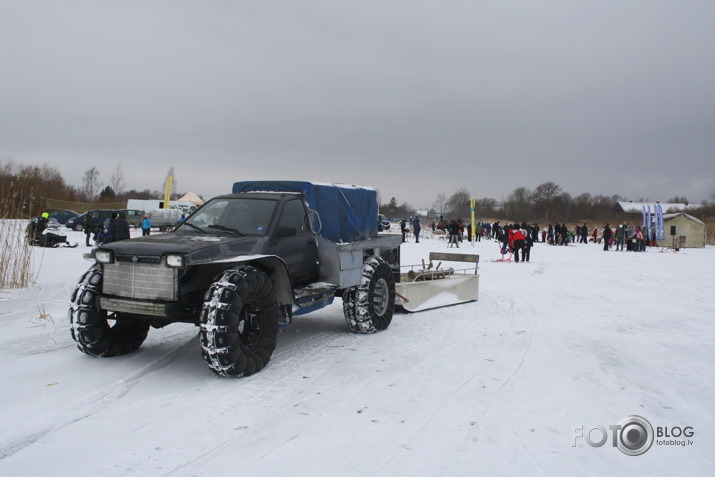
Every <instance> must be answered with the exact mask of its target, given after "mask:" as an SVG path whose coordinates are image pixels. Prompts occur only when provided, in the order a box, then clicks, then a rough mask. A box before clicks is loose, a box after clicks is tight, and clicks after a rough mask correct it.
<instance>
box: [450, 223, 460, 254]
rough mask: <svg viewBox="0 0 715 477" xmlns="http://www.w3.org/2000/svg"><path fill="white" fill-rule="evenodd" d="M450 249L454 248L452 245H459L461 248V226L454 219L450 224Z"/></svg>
mask: <svg viewBox="0 0 715 477" xmlns="http://www.w3.org/2000/svg"><path fill="white" fill-rule="evenodd" d="M448 229H449V247H450V248H452V244H455V245H457V248H459V224H458V223H457V221H456V220H454V219H452V220H451V221H450V222H449V227H448Z"/></svg>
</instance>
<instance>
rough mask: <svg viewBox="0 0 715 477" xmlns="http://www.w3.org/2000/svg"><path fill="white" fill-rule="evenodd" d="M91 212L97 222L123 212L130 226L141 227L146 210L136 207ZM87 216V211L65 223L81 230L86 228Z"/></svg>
mask: <svg viewBox="0 0 715 477" xmlns="http://www.w3.org/2000/svg"><path fill="white" fill-rule="evenodd" d="M90 212H92V216H93V217H94V223H95V224H99V223H100V222H105V221H106V220H108V219H109V218H111V217H112V215H113V214H116V213H122V214H124V216H125V217H126V218H127V222H129V225H130V226H132V227H141V223H142V219H143V218H144V211H143V210H136V209H92V210H91V211H90ZM86 218H87V212H85V213H84V214H80V215H78V216H77V217H75V218H73V219H70V220H68V221H67V222H66V223H65V227H67V228H69V229H72V230H76V231H78V232H80V231H82V230H84V228H85V220H86Z"/></svg>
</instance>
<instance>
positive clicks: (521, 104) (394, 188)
mask: <svg viewBox="0 0 715 477" xmlns="http://www.w3.org/2000/svg"><path fill="white" fill-rule="evenodd" d="M713 19H715V2H713V1H711V0H702V1H690V0H677V1H675V0H674V1H658V0H644V1H628V0H619V1H603V0H599V1H595V0H593V1H553V0H543V1H518V2H512V1H506V0H500V1H479V0H471V1H449V0H442V1H436V0H432V1H407V0H402V1H389V0H379V1H374V0H360V1H339V0H330V1H328V0H322V1H321V0H310V1H301V0H295V1H269V0H255V1H239V0H235V1H229V0H222V1H217V0H216V1H179V0H175V1H168V0H165V1H144V0H142V1H121V2H117V1H97V0H91V1H71V0H64V1H42V2H39V1H38V2H34V1H25V0H20V1H16V0H4V1H2V2H1V3H0V67H1V68H2V74H0V159H5V160H13V161H15V162H17V163H20V164H32V165H42V164H45V163H47V164H50V165H52V166H55V167H57V168H58V169H59V170H60V171H61V172H62V175H63V177H64V178H65V180H66V181H67V182H68V183H70V184H73V185H76V186H80V185H81V183H82V176H83V173H84V171H85V170H87V169H89V168H90V167H92V166H95V167H97V168H98V170H99V171H100V174H101V176H100V180H102V181H103V182H104V184H105V185H107V184H109V182H110V177H111V174H112V172H113V171H114V169H115V168H116V167H117V165H118V164H121V165H122V167H123V169H124V173H125V180H126V183H127V186H128V187H129V188H136V189H145V188H148V189H157V190H159V189H161V187H162V184H163V182H164V179H165V177H166V173H167V171H168V170H169V168H170V167H174V168H175V172H176V181H177V186H178V190H179V191H188V190H190V191H193V192H196V193H198V194H201V195H203V196H204V197H205V198H209V197H211V196H213V195H217V194H221V193H226V192H230V190H231V185H232V184H233V182H234V181H238V180H250V179H289V180H314V181H330V182H345V183H354V184H361V185H369V186H372V187H374V188H376V189H378V191H379V192H380V194H381V197H382V200H383V202H387V201H388V200H389V198H390V197H393V196H394V197H396V198H397V200H398V202H400V203H402V202H409V203H410V204H412V205H414V206H416V207H420V208H421V207H429V206H430V205H431V204H432V203H433V202H434V199H435V197H436V196H437V194H438V193H440V192H441V193H445V194H446V195H447V196H449V195H451V193H453V192H454V191H455V190H457V189H458V188H461V187H464V188H466V189H467V190H469V192H470V193H471V194H472V195H473V196H476V197H492V198H495V199H497V200H502V199H504V198H505V197H506V196H507V195H508V194H509V193H510V192H512V191H513V190H514V189H515V188H517V187H521V186H524V187H527V188H529V189H533V188H535V187H536V186H537V185H539V184H541V183H543V182H546V181H553V182H556V183H557V184H559V185H560V186H561V187H562V188H563V189H564V191H566V192H568V193H570V194H572V195H574V196H576V195H578V194H580V193H582V192H589V193H591V194H594V195H596V194H606V195H611V194H620V195H623V196H626V197H628V198H630V199H632V200H636V199H639V198H642V197H645V198H648V199H649V200H661V201H665V200H667V199H669V198H670V197H673V196H676V195H679V196H686V197H687V198H688V199H690V200H691V201H693V202H698V201H700V200H703V199H707V198H708V197H709V196H710V194H712V193H713V192H715V158H714V157H713V156H714V152H715V53H714V52H715V28H713Z"/></svg>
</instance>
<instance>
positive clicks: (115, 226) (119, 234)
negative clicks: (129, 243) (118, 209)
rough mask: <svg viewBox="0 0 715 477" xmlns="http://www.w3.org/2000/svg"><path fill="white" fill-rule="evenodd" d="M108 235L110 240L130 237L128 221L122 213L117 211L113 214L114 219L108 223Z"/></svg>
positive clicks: (114, 240)
mask: <svg viewBox="0 0 715 477" xmlns="http://www.w3.org/2000/svg"><path fill="white" fill-rule="evenodd" d="M109 236H110V237H111V240H112V242H116V241H117V240H128V239H129V238H130V235H129V222H128V221H127V218H126V217H125V216H124V214H122V213H118V214H115V215H114V220H112V222H111V223H110V224H109Z"/></svg>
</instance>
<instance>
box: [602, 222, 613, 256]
mask: <svg viewBox="0 0 715 477" xmlns="http://www.w3.org/2000/svg"><path fill="white" fill-rule="evenodd" d="M611 237H613V231H612V230H611V227H609V224H606V226H605V227H604V228H603V250H604V251H605V252H608V251H609V250H610V249H611Z"/></svg>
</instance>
